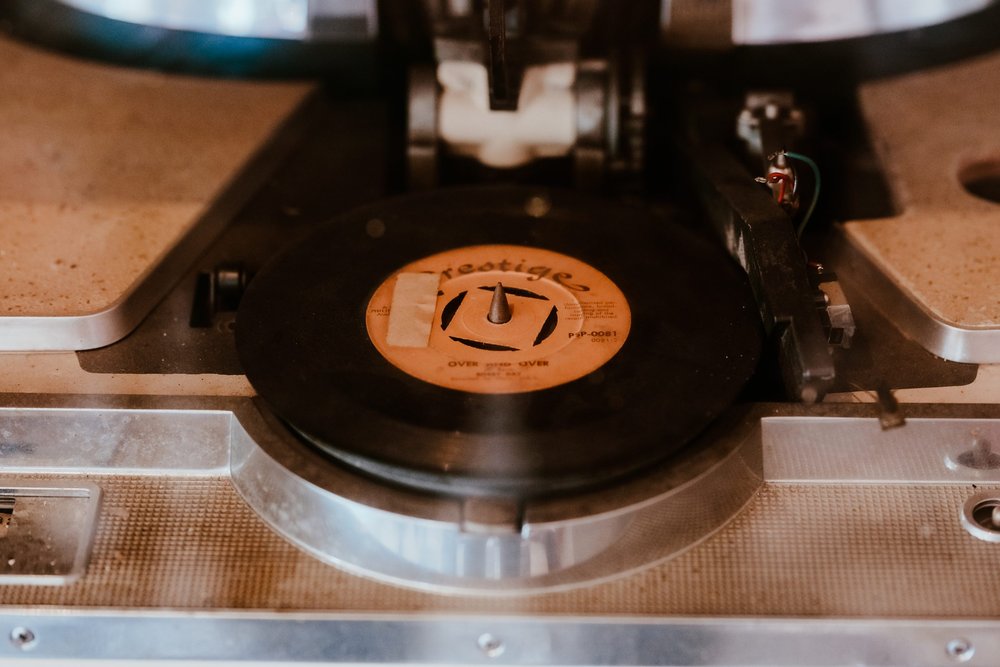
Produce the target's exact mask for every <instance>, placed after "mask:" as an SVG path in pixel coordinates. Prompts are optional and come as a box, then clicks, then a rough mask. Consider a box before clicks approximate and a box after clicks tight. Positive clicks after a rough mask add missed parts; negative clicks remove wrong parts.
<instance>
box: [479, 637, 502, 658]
mask: <svg viewBox="0 0 1000 667" xmlns="http://www.w3.org/2000/svg"><path fill="white" fill-rule="evenodd" d="M477 644H478V645H479V650H480V651H482V652H483V653H484V654H485V655H486V657H487V658H497V657H499V656H501V655H503V652H504V650H505V649H506V648H507V647H506V646H505V645H504V643H503V640H502V639H500V638H499V637H496V636H494V635H491V634H490V633H488V632H484V633H483V634H481V635H479V640H478V641H477Z"/></svg>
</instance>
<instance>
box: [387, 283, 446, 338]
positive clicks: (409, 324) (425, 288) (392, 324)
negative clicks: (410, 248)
mask: <svg viewBox="0 0 1000 667" xmlns="http://www.w3.org/2000/svg"><path fill="white" fill-rule="evenodd" d="M440 282H441V275H440V274H437V273H400V274H399V275H397V276H396V284H395V285H394V286H393V289H392V305H391V306H390V310H389V331H388V333H387V335H386V340H385V342H386V343H387V344H389V345H391V346H393V347H427V345H428V344H429V342H430V339H431V327H432V326H433V325H434V309H435V307H436V306H437V298H438V286H439V284H440Z"/></svg>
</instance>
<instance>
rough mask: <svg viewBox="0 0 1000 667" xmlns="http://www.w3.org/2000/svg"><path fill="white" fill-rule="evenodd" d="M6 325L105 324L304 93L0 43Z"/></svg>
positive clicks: (0, 307)
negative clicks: (56, 320) (51, 319)
mask: <svg viewBox="0 0 1000 667" xmlns="http://www.w3.org/2000/svg"><path fill="white" fill-rule="evenodd" d="M0 63H3V66H2V67H0V146H3V150H2V151H0V317H2V316H10V315H39V316H67V315H81V314H89V313H95V312H100V311H102V310H104V309H105V308H107V307H109V306H110V305H112V304H113V303H115V302H116V301H117V300H118V299H120V298H121V297H122V296H123V295H124V294H125V293H126V292H127V291H129V289H130V287H131V286H133V285H134V284H135V283H136V282H137V281H138V280H140V279H141V277H142V276H143V274H144V273H145V272H146V271H147V270H148V269H149V267H150V266H152V265H153V263H155V262H156V261H157V259H158V258H159V257H161V256H162V255H163V254H165V253H166V252H167V251H168V250H169V249H170V248H171V247H173V245H174V244H176V242H177V241H178V240H179V239H180V238H181V237H182V236H183V235H184V234H185V232H187V231H188V230H189V229H190V228H191V227H192V225H193V224H195V223H196V222H197V220H198V219H199V217H200V216H201V214H202V213H203V212H204V211H205V210H206V208H207V206H208V205H209V203H210V202H211V201H212V200H213V199H214V198H215V196H216V195H217V194H218V193H219V192H220V191H221V190H222V189H223V188H224V186H225V185H226V183H227V182H228V181H229V180H230V179H231V178H232V177H233V176H234V175H235V174H236V172H237V171H238V170H239V169H240V167H241V166H242V165H243V164H244V163H245V162H246V161H247V159H248V158H249V157H250V156H252V155H253V154H254V152H255V151H256V150H257V149H258V148H259V147H260V145H261V143H262V142H263V141H264V140H265V139H266V138H267V137H268V136H269V135H271V134H272V133H273V131H274V129H275V128H276V127H277V126H278V125H279V124H280V122H281V121H282V120H284V119H285V118H286V117H287V116H288V114H289V113H290V112H291V111H292V110H293V109H294V108H295V107H296V106H297V105H298V104H299V103H300V102H301V100H302V98H303V97H304V95H305V94H306V91H307V87H306V86H305V85H302V84H294V85H292V84H275V83H267V84H260V83H252V82H232V81H218V80H210V79H199V78H194V77H183V76H177V75H165V74H160V73H156V72H149V71H139V70H129V69H123V68H117V67H110V66H106V65H101V64H95V63H91V62H85V61H82V60H75V59H71V58H67V57H65V56H62V55H57V54H53V53H49V52H46V51H42V50H39V49H36V48H34V47H30V46H26V45H23V44H20V43H16V42H13V41H11V40H9V39H6V38H0Z"/></svg>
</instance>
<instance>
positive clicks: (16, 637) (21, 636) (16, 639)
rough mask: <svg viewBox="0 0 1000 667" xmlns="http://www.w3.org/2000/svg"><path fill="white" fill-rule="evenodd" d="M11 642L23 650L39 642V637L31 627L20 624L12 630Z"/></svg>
mask: <svg viewBox="0 0 1000 667" xmlns="http://www.w3.org/2000/svg"><path fill="white" fill-rule="evenodd" d="M10 643H11V644H13V645H14V646H15V647H17V648H19V649H21V650H22V651H27V650H29V649H31V648H33V647H34V646H35V644H36V643H38V637H36V636H35V633H34V632H32V631H31V629H30V628H25V627H21V626H18V627H16V628H14V629H13V630H11V631H10Z"/></svg>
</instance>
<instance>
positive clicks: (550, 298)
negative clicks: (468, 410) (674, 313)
mask: <svg viewBox="0 0 1000 667" xmlns="http://www.w3.org/2000/svg"><path fill="white" fill-rule="evenodd" d="M497 284H500V285H502V286H503V293H504V296H503V297H501V296H499V295H497V290H496V286H497ZM495 299H496V300H505V301H506V303H495ZM491 306H493V307H494V308H497V307H500V310H499V311H495V312H500V313H502V315H503V317H500V318H499V319H504V318H509V319H507V321H505V322H493V321H491V319H490V312H491V310H490V309H491ZM631 323H632V313H631V311H630V310H629V307H628V303H627V302H626V300H625V295H624V294H622V292H621V290H619V289H618V287H617V286H616V285H615V284H614V283H613V282H611V280H610V279H609V278H608V277H607V276H605V275H604V274H603V273H601V272H600V271H598V270H597V269H595V268H593V267H592V266H590V265H588V264H585V263H584V262H581V261H579V260H576V259H573V258H572V257H568V256H566V255H563V254H560V253H557V252H552V251H549V250H541V249H538V248H528V247H523V246H509V245H483V246H470V247H466V248H457V249H455V250H449V251H446V252H442V253H439V254H437V255H431V256H430V257H425V258H424V259H421V260H418V261H416V262H413V263H412V264H408V265H406V266H404V267H402V268H401V269H400V270H399V271H397V272H396V273H394V274H393V275H391V276H389V278H387V279H386V280H385V282H383V283H382V284H381V285H379V287H378V289H376V290H375V294H374V295H373V296H372V298H371V301H370V302H369V303H368V310H367V315H366V325H367V327H368V336H369V338H371V341H372V343H373V344H374V345H375V347H376V348H377V349H378V351H379V352H380V353H381V354H382V356H383V357H385V358H386V359H387V360H388V361H389V362H390V363H391V364H393V365H394V366H396V367H397V368H399V369H400V370H402V371H404V372H406V373H408V374H410V375H412V376H413V377H416V378H419V379H420V380H423V381H425V382H430V383H431V384H435V385H438V386H441V387H446V388H448V389H456V390H459V391H467V392H474V393H480V394H511V393H518V392H527V391H536V390H539V389H546V388H548V387H554V386H556V385H560V384H564V383H566V382H571V381H573V380H576V379H578V378H581V377H583V376H584V375H587V374H588V373H591V372H593V371H595V370H597V369H598V368H600V367H601V366H603V365H604V364H605V363H606V362H607V361H608V360H609V359H611V357H613V356H614V355H615V354H616V353H617V352H618V351H619V350H620V349H621V347H622V345H623V344H624V343H625V339H626V338H627V337H628V333H629V327H630V326H631Z"/></svg>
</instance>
